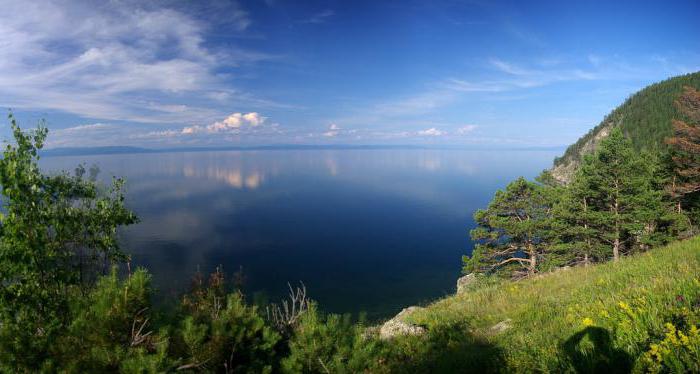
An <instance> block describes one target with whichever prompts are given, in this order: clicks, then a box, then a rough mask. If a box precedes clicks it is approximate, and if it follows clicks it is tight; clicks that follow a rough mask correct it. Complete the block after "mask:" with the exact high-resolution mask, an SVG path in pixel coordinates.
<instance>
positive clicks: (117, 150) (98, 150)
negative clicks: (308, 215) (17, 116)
mask: <svg viewBox="0 0 700 374" xmlns="http://www.w3.org/2000/svg"><path fill="white" fill-rule="evenodd" d="M342 149H349V150H353V149H355V150H362V149H367V150H370V149H445V150H449V149H455V150H457V149H462V150H493V149H494V148H493V147H486V146H459V145H440V146H436V145H352V144H322V145H301V144H277V145H262V146H226V147H223V146H222V147H176V148H175V147H173V148H157V149H154V148H141V147H127V146H108V147H64V148H50V149H44V150H42V151H41V156H42V157H52V156H87V155H116V154H130V153H170V152H216V151H264V150H342ZM562 149H564V147H563V146H552V147H524V146H523V147H498V148H497V150H501V151H504V150H541V151H559V150H562Z"/></svg>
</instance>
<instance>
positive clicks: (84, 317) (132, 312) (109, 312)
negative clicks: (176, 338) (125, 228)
mask: <svg viewBox="0 0 700 374" xmlns="http://www.w3.org/2000/svg"><path fill="white" fill-rule="evenodd" d="M150 280H151V277H150V275H149V274H148V273H147V272H146V271H145V270H144V269H139V270H137V271H136V272H135V273H134V274H132V275H129V276H128V277H127V278H126V279H125V280H124V281H120V280H119V278H118V276H117V272H116V269H114V270H113V271H112V273H111V275H109V276H106V277H103V278H101V279H100V280H99V281H98V282H97V285H96V287H95V288H94V289H93V290H92V291H91V292H90V294H88V295H87V296H83V295H82V294H81V293H79V292H78V293H76V294H74V295H73V297H71V308H70V309H71V315H72V321H71V323H70V325H69V326H68V332H67V334H66V335H65V336H62V337H61V338H60V339H58V341H57V344H54V345H53V348H54V349H55V350H56V351H55V352H53V356H54V357H59V358H61V366H62V370H65V371H68V372H105V371H117V370H119V371H122V372H159V371H164V370H166V369H167V368H169V367H171V366H172V365H173V363H172V362H171V361H170V360H169V359H168V358H167V353H168V337H167V332H166V331H165V330H163V331H161V332H160V333H159V334H154V332H153V330H151V325H150V324H151V319H152V318H151V317H150V313H149V311H150V308H151V304H150V297H151V293H152V291H151V287H150Z"/></svg>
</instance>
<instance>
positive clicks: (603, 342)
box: [561, 326, 632, 374]
mask: <svg viewBox="0 0 700 374" xmlns="http://www.w3.org/2000/svg"><path fill="white" fill-rule="evenodd" d="M561 348H562V350H563V351H564V352H565V353H566V355H567V356H568V357H569V359H570V362H571V365H572V366H573V368H574V369H575V370H576V372H577V373H606V374H612V373H629V372H630V370H631V369H632V357H630V355H629V354H628V353H627V352H625V351H623V350H620V349H616V348H615V347H614V346H613V342H612V338H611V336H610V332H609V331H608V330H606V329H604V328H602V327H596V326H589V327H586V328H585V329H583V330H581V331H579V332H577V333H575V334H573V335H571V337H570V338H569V339H567V340H566V342H564V343H563V344H562V347H561Z"/></svg>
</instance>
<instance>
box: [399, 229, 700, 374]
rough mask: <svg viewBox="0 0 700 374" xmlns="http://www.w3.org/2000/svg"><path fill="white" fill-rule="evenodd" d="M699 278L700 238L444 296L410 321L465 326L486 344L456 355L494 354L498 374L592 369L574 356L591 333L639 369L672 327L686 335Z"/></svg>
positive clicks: (698, 297) (597, 346) (600, 348)
mask: <svg viewBox="0 0 700 374" xmlns="http://www.w3.org/2000/svg"><path fill="white" fill-rule="evenodd" d="M699 277H700V238H694V239H690V240H688V241H684V242H677V243H674V244H672V245H669V246H667V247H664V248H659V249H655V250H652V251H650V252H647V253H644V254H640V255H635V256H630V257H627V258H623V259H622V260H621V261H620V262H619V263H612V262H610V263H605V264H601V265H597V266H590V267H577V268H571V269H569V270H563V271H559V272H555V273H550V274H548V275H543V276H541V277H538V278H534V279H526V280H523V281H519V282H515V283H510V282H508V283H503V284H497V285H491V286H483V287H481V288H475V289H473V290H470V291H468V292H463V293H461V294H458V295H455V296H452V297H448V298H445V299H442V300H440V301H438V302H436V303H434V304H432V305H430V306H428V307H426V308H425V309H423V310H421V311H418V312H416V313H414V314H412V315H411V316H410V317H409V318H410V319H409V320H410V321H411V322H412V323H415V324H419V325H423V326H425V327H427V328H428V330H429V331H434V330H438V331H439V330H440V329H444V328H445V326H452V327H451V328H453V329H460V327H459V326H466V327H464V329H465V330H466V331H464V334H470V335H471V336H473V337H474V341H479V342H480V343H479V344H478V345H475V346H471V347H468V348H467V349H463V350H460V352H455V354H456V355H458V356H460V357H462V356H464V355H467V354H468V355H471V356H473V357H478V358H479V359H480V360H482V361H481V362H480V363H479V364H478V365H483V364H485V363H484V362H483V360H488V359H489V357H490V359H491V360H493V361H494V362H491V363H490V364H492V365H494V366H496V367H498V368H499V369H498V371H501V370H503V371H525V372H531V371H545V372H548V371H552V372H564V371H571V370H572V369H585V368H583V367H579V365H589V364H592V365H594V364H595V362H591V357H596V356H595V355H589V356H586V355H585V354H584V356H585V357H584V356H576V355H578V354H580V353H576V352H577V351H575V350H573V348H572V347H573V346H575V345H576V344H575V343H577V342H578V339H579V338H583V335H586V334H587V333H589V334H590V336H589V337H588V338H583V339H581V340H583V341H586V339H589V340H588V343H587V344H589V345H588V349H589V352H592V351H591V350H595V351H597V353H601V352H602V353H604V354H605V355H607V357H609V358H610V359H611V360H612V361H615V360H617V361H615V362H618V363H620V362H622V363H623V364H624V363H627V364H628V365H633V364H634V363H635V361H636V360H637V358H638V357H640V355H642V354H643V353H644V352H646V351H648V350H649V349H650V344H651V343H653V342H658V341H660V340H662V339H663V338H664V332H665V331H667V329H668V325H666V323H669V322H670V323H673V324H674V325H675V326H676V327H678V328H681V325H684V324H685V326H684V328H685V329H686V331H687V330H688V326H687V321H683V318H684V317H682V316H683V315H686V316H687V315H688V313H690V314H692V311H693V310H694V311H695V313H696V314H697V312H698V303H700V281H699V280H698V279H699ZM689 310H690V311H691V312H688V311H689ZM684 313H685V314H684ZM679 315H680V317H679ZM503 321H507V322H505V323H501V324H500V325H501V326H502V327H503V326H504V325H505V326H510V327H509V328H506V329H505V331H503V332H500V333H499V332H498V331H497V330H498V328H497V327H495V326H496V325H497V324H498V323H499V322H503ZM691 323H692V322H691ZM694 323H697V321H695V322H694ZM691 330H692V329H691ZM577 334H578V335H577ZM691 339H692V338H691ZM696 340H697V341H696V343H695V344H699V345H700V339H697V337H696ZM591 342H592V343H591ZM591 344H592V346H591ZM577 349H580V348H577ZM678 349H682V347H681V348H678ZM475 350H476V352H474V351H475ZM584 350H585V347H584ZM477 352H478V354H477ZM597 357H598V358H600V357H601V356H600V355H598V356H597ZM637 364H639V362H638V361H637ZM623 366H624V365H623ZM617 367H618V368H621V367H619V366H617ZM589 368H590V367H589ZM464 369H469V368H463V370H464ZM627 369H629V366H627ZM624 370H626V369H624Z"/></svg>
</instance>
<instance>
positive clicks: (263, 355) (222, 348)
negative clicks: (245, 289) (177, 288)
mask: <svg viewBox="0 0 700 374" xmlns="http://www.w3.org/2000/svg"><path fill="white" fill-rule="evenodd" d="M182 307H183V316H184V317H183V320H182V322H181V324H180V330H179V332H178V342H179V343H178V344H179V350H180V352H179V353H180V354H183V355H184V357H185V362H184V364H183V365H181V366H180V367H179V369H197V370H206V371H212V372H237V373H238V372H250V373H261V372H271V371H272V370H273V363H274V362H275V360H276V353H275V347H276V345H277V343H278V342H279V340H280V336H279V334H277V332H275V331H274V330H273V329H272V328H270V327H269V326H267V325H266V324H265V320H264V319H263V318H262V317H261V316H260V315H259V314H258V311H257V308H256V307H251V306H246V304H245V302H244V300H243V296H242V295H241V294H240V293H239V292H234V293H230V294H227V293H226V290H225V287H224V277H223V274H222V273H221V272H220V271H218V270H217V272H215V273H214V274H212V275H211V277H210V279H209V282H208V284H207V285H206V286H205V285H204V284H203V282H201V281H199V282H198V283H196V284H195V288H194V290H193V291H192V292H191V293H190V294H189V295H186V296H185V297H184V298H183V302H182Z"/></svg>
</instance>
